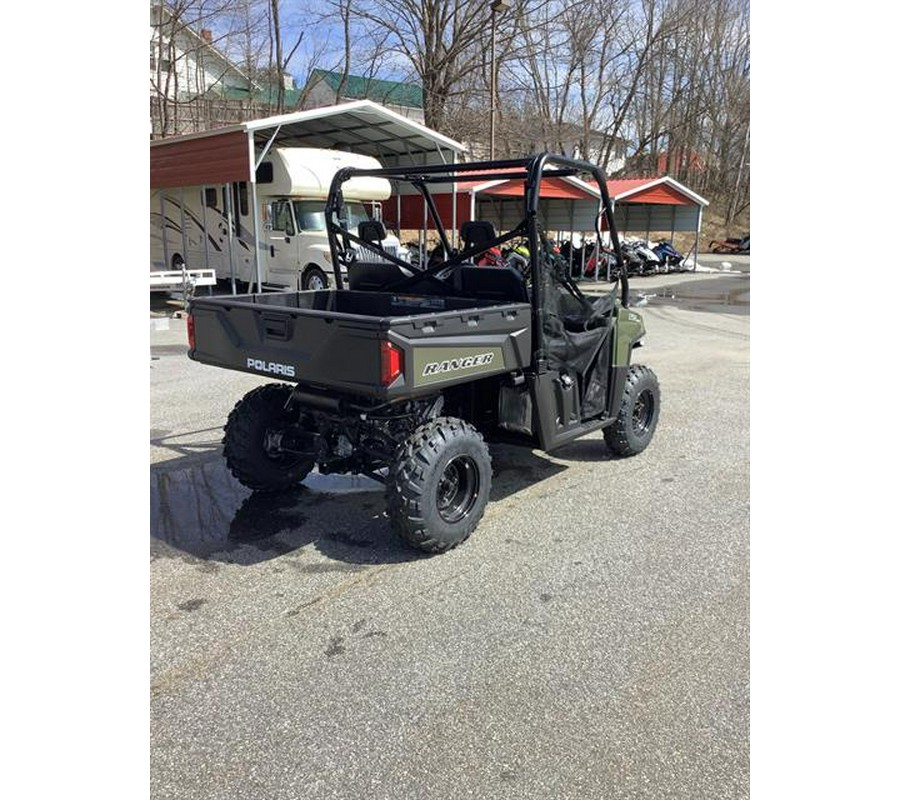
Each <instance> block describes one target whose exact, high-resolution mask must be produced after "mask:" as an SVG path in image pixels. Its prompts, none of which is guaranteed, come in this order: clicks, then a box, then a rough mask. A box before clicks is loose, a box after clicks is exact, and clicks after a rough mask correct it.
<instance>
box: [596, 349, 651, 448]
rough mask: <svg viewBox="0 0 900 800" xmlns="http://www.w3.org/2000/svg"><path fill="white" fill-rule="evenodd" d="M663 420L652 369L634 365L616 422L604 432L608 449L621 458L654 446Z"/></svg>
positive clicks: (629, 370)
mask: <svg viewBox="0 0 900 800" xmlns="http://www.w3.org/2000/svg"><path fill="white" fill-rule="evenodd" d="M658 420H659V381H658V380H657V379H656V375H655V374H654V373H653V370H651V369H650V368H649V367H645V366H643V365H642V364H633V365H632V366H630V367H629V368H628V375H627V376H626V378H625V391H624V392H623V394H622V405H621V406H620V408H619V413H618V415H617V416H616V421H615V422H614V423H613V424H612V425H609V426H608V427H606V428H604V429H603V438H604V439H605V440H606V446H607V447H609V449H610V450H612V451H613V452H614V453H615V454H616V455H618V456H633V455H637V454H638V453H640V452H641V451H642V450H644V448H646V447H647V445H648V444H650V440H651V439H652V438H653V433H654V431H655V430H656V423H657V421H658Z"/></svg>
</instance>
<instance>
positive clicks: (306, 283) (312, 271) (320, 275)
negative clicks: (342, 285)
mask: <svg viewBox="0 0 900 800" xmlns="http://www.w3.org/2000/svg"><path fill="white" fill-rule="evenodd" d="M303 288H304V289H310V290H312V291H316V292H317V291H320V290H322V289H327V288H328V278H326V277H325V273H324V272H322V270H320V269H319V268H318V267H310V268H309V269H308V270H306V272H304V273H303Z"/></svg>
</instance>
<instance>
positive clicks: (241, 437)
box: [222, 383, 315, 492]
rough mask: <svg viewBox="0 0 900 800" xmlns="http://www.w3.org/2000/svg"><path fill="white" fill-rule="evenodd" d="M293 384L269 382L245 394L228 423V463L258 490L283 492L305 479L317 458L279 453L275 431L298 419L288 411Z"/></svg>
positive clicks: (240, 477)
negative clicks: (275, 447) (274, 435)
mask: <svg viewBox="0 0 900 800" xmlns="http://www.w3.org/2000/svg"><path fill="white" fill-rule="evenodd" d="M290 395H291V387H290V386H288V385H287V384H284V383H268V384H266V385H265V386H259V387H257V388H256V389H253V390H252V391H250V392H248V393H247V394H246V395H244V397H243V399H241V400H239V401H238V403H237V405H236V406H235V407H234V409H233V410H232V412H231V413H230V414H229V415H228V422H227V423H226V424H225V438H224V439H223V440H222V441H223V443H224V445H225V462H226V463H227V464H228V469H229V470H231V474H232V475H234V477H235V478H237V479H238V480H239V481H240V482H241V483H242V484H243V485H244V486H246V487H247V488H248V489H254V490H256V491H270V492H274V491H279V490H281V489H286V488H288V487H290V486H293V485H295V484H297V483H299V482H300V481H302V480H303V479H304V478H305V477H306V476H307V475H308V474H309V471H310V470H311V469H312V468H313V466H315V461H313V460H312V459H308V458H303V457H301V456H295V455H290V454H288V453H283V452H277V451H276V450H275V449H274V448H273V446H272V443H273V436H272V434H273V433H277V432H278V431H279V430H280V429H282V428H283V427H284V426H286V425H288V424H290V423H291V422H293V421H294V418H295V416H296V415H295V414H290V413H289V412H287V411H286V410H285V405H286V403H287V401H288V398H289V397H290Z"/></svg>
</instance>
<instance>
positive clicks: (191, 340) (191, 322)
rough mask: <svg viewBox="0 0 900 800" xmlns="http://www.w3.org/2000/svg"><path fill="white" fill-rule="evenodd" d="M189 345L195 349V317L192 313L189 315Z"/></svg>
mask: <svg viewBox="0 0 900 800" xmlns="http://www.w3.org/2000/svg"><path fill="white" fill-rule="evenodd" d="M187 331H188V346H189V347H190V348H191V350H193V349H194V346H195V344H194V317H193V316H192V315H191V314H188V316H187Z"/></svg>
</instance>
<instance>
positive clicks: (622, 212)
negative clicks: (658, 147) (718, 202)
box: [387, 176, 709, 263]
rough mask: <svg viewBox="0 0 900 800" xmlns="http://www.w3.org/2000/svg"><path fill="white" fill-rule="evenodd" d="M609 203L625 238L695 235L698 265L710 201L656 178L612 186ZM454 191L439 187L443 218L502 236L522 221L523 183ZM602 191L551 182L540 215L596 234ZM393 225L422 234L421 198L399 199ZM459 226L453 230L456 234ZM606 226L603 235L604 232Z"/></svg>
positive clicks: (558, 227)
mask: <svg viewBox="0 0 900 800" xmlns="http://www.w3.org/2000/svg"><path fill="white" fill-rule="evenodd" d="M608 187H609V194H610V200H611V201H612V206H613V211H614V213H615V216H616V227H617V228H618V230H619V232H620V233H621V234H625V233H627V232H629V231H633V232H641V233H644V234H645V236H646V238H649V234H650V232H651V231H671V234H672V235H673V236H674V234H675V232H676V231H692V232H694V234H695V242H694V251H693V252H694V263H696V258H697V249H698V246H699V239H700V225H701V224H702V221H703V209H704V207H706V206H708V205H709V201H708V200H706V199H704V198H703V197H701V196H700V195H698V194H697V193H696V192H693V191H691V190H690V189H688V188H687V187H686V186H684V185H682V184H680V183H678V181H676V180H675V179H674V178H670V177H668V176H663V177H657V178H625V179H615V180H610V181H609V182H608ZM454 189H455V192H456V196H455V198H454V197H452V196H451V190H450V188H445V189H443V190H442V189H441V188H439V187H434V189H433V190H432V191H433V193H434V199H435V205H436V206H437V208H438V211H439V212H440V214H441V216H442V218H444V219H447V218H449V217H450V216H451V214H452V215H453V218H454V220H457V219H458V220H459V221H460V222H464V221H466V220H469V219H483V220H487V221H489V222H491V223H493V225H494V227H495V228H497V229H498V230H507V229H508V228H509V227H510V226H512V225H515V224H517V223H518V222H519V220H520V219H521V218H522V214H523V209H522V196H523V189H522V182H521V181H519V180H512V179H510V180H493V181H485V180H481V181H479V180H478V179H477V178H476V179H474V180H468V181H459V182H457V183H456V184H455V185H454ZM599 198H600V191H599V189H598V187H597V186H596V184H595V183H593V182H585V181H581V180H579V179H578V178H575V177H565V178H547V179H545V180H544V181H543V183H542V185H541V209H542V212H543V217H544V225H545V226H546V228H547V230H548V231H566V232H569V233H570V234H572V233H575V232H579V231H582V232H589V233H592V232H593V231H594V220H595V217H596V214H597V203H598V200H599ZM387 213H389V214H393V215H394V216H391V217H390V219H391V220H392V221H393V220H396V221H395V222H394V225H395V227H397V228H406V229H410V228H419V227H422V225H423V224H424V220H425V219H426V212H425V209H424V203H423V202H422V201H421V200H419V199H418V195H417V194H416V195H404V196H402V197H398V200H397V209H396V211H394V210H391V211H390V212H387ZM455 227H456V226H455V225H454V228H455ZM605 229H606V228H605V226H604V230H605Z"/></svg>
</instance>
